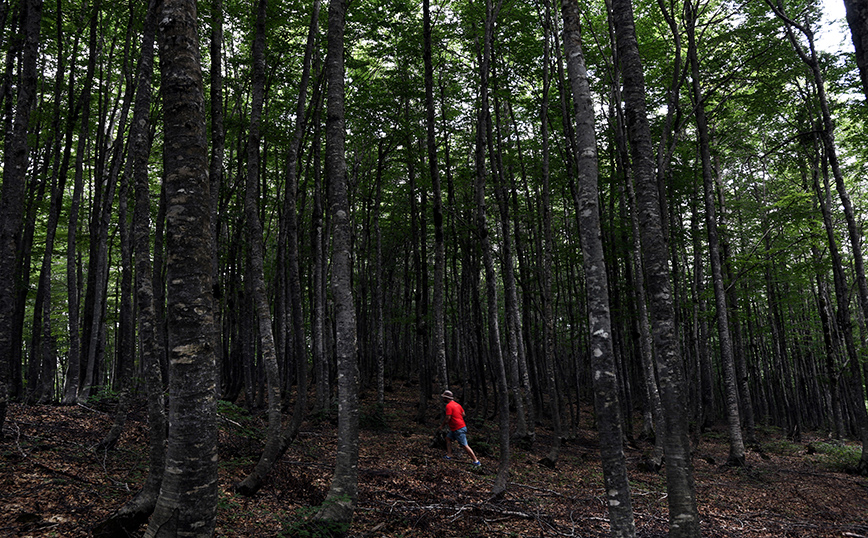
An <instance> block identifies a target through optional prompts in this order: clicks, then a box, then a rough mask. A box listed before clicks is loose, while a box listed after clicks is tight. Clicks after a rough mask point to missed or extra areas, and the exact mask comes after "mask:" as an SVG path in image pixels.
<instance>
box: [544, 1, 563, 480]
mask: <svg viewBox="0 0 868 538" xmlns="http://www.w3.org/2000/svg"><path fill="white" fill-rule="evenodd" d="M549 19H551V17H549ZM543 47H544V51H543V54H544V58H545V60H544V62H545V63H544V65H543V107H542V110H541V114H544V116H543V117H542V118H541V120H542V125H541V129H542V131H541V132H542V136H543V155H542V156H543V161H542V181H543V184H542V192H541V194H542V200H541V202H540V203H541V206H542V207H541V210H542V241H543V243H542V272H541V273H540V285H541V286H542V310H543V311H542V315H543V319H542V323H543V355H544V357H543V360H544V362H545V369H546V378H547V385H548V392H549V406H550V407H549V410H550V412H551V414H552V426H553V428H554V432H553V433H554V438H553V439H552V446H551V448H550V450H549V452H548V454H547V455H546V457H545V458H543V460H542V463H543V464H544V465H547V466H549V467H554V466H555V465H557V462H558V458H559V457H560V452H561V439H562V438H563V436H564V432H563V424H562V420H561V409H560V408H561V401H560V400H561V394H560V390H559V388H558V383H557V378H556V373H555V369H556V367H555V314H554V294H553V293H552V257H553V254H552V250H553V249H554V237H553V235H552V203H551V196H550V190H551V185H550V180H551V174H550V170H549V151H548V92H549V65H550V55H551V52H550V44H549V40H548V38H547V37H546V38H545V42H544V43H543Z"/></svg>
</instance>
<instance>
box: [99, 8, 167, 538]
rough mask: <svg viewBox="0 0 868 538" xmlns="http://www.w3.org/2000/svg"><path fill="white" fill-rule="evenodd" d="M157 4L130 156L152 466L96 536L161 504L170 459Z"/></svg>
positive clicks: (138, 521) (146, 35) (131, 524)
mask: <svg viewBox="0 0 868 538" xmlns="http://www.w3.org/2000/svg"><path fill="white" fill-rule="evenodd" d="M156 4H157V0H150V2H149V4H148V10H147V13H146V14H145V23H144V29H143V39H142V50H141V56H140V59H139V67H138V75H137V79H136V84H137V87H136V104H135V107H134V109H133V121H132V125H131V126H130V159H131V160H132V166H133V179H134V182H135V207H134V208H133V243H134V244H133V249H134V254H135V265H136V273H135V287H136V304H137V308H138V323H139V342H140V345H141V352H140V362H141V365H142V370H143V372H144V378H145V393H146V395H147V402H148V426H149V430H148V431H149V443H148V446H149V465H148V476H147V478H146V479H145V483H144V485H143V486H142V489H141V490H140V491H139V492H138V493H137V494H136V496H135V497H133V498H132V499H131V500H130V501H129V502H127V503H126V504H124V505H123V506H122V507H121V508H119V509H118V510H117V511H116V512H115V513H114V514H112V515H110V516H109V517H108V518H107V519H106V520H105V521H103V522H101V523H100V524H98V525H97V526H96V527H95V528H94V531H93V533H94V536H95V537H96V538H100V537H106V538H109V537H112V536H123V534H122V533H123V532H126V533H133V532H134V531H135V530H136V529H138V528H139V527H140V526H141V525H143V524H144V523H145V522H146V521H147V520H148V517H149V516H150V515H151V513H152V512H153V511H154V506H155V505H156V503H157V497H158V496H159V493H160V484H161V483H162V480H163V473H164V471H165V461H166V460H165V458H166V426H167V423H166V409H165V398H164V396H163V389H164V379H163V376H162V373H161V371H160V364H159V355H160V352H158V349H159V345H160V344H159V341H158V339H157V335H156V327H155V325H156V316H155V312H154V289H153V278H152V268H151V252H150V248H151V245H150V242H151V241H150V238H151V226H150V222H151V193H150V176H149V173H148V161H149V159H150V154H151V139H150V124H151V122H150V108H151V91H152V90H151V87H152V81H153V72H154V38H155V34H156Z"/></svg>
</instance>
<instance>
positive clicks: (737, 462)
mask: <svg viewBox="0 0 868 538" xmlns="http://www.w3.org/2000/svg"><path fill="white" fill-rule="evenodd" d="M685 6H686V7H687V13H686V19H687V43H688V46H687V56H688V58H689V60H690V70H691V76H692V79H693V98H694V102H695V109H694V110H695V114H696V127H697V131H698V132H699V154H700V159H701V161H702V187H703V194H704V199H705V227H706V233H707V234H708V254H709V257H710V258H711V281H712V285H713V286H714V299H715V307H716V316H715V317H716V319H717V335H718V338H719V339H720V360H721V362H722V364H723V382H724V388H725V391H724V393H725V400H726V418H727V424H728V425H729V458H728V459H727V464H728V465H732V466H734V467H744V465H745V461H744V440H743V439H742V435H741V419H740V417H739V411H738V385H737V382H736V374H735V357H734V355H733V350H732V338H731V336H730V335H731V333H730V331H729V319H728V314H729V310H728V309H727V306H726V289H725V287H724V282H723V269H722V266H721V259H720V236H719V235H718V232H717V211H716V208H715V203H714V178H713V177H712V176H713V174H714V171H713V170H712V166H711V144H710V143H709V140H708V119H707V118H706V116H705V102H704V101H703V99H704V97H703V95H702V88H701V87H700V84H699V59H698V57H697V52H696V31H695V30H696V17H695V14H694V12H693V9H692V4H691V3H690V1H688V2H686V3H685Z"/></svg>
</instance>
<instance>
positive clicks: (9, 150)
mask: <svg viewBox="0 0 868 538" xmlns="http://www.w3.org/2000/svg"><path fill="white" fill-rule="evenodd" d="M22 9H23V10H24V11H23V16H22V18H21V20H22V32H21V33H22V35H23V40H24V42H23V46H22V50H23V52H22V61H21V72H20V77H19V78H20V84H19V86H18V99H17V101H16V107H15V117H14V119H13V125H12V132H11V136H10V137H9V138H7V140H6V146H5V148H4V161H3V186H2V191H0V432H2V428H3V425H4V423H5V420H6V407H7V401H8V398H9V394H10V388H11V387H12V386H14V382H13V379H12V372H13V371H14V368H13V365H12V363H11V361H12V360H14V357H17V356H18V353H16V352H15V339H14V338H13V335H14V320H15V319H16V310H15V309H16V302H17V301H16V297H17V295H18V290H17V287H16V282H18V274H17V270H16V268H17V266H18V264H17V260H18V255H17V252H18V246H19V245H18V240H19V238H20V233H21V225H22V223H23V217H24V214H23V210H24V191H25V185H26V182H27V177H26V176H27V168H28V165H29V157H30V148H29V145H28V143H27V136H28V128H29V124H30V112H31V111H32V109H33V104H34V103H35V100H36V82H37V72H36V62H37V59H38V56H39V30H40V22H41V20H42V1H41V0H26V1H25V2H23V4H22ZM0 437H2V433H0Z"/></svg>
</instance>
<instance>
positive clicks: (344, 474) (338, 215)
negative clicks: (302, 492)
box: [315, 0, 359, 529]
mask: <svg viewBox="0 0 868 538" xmlns="http://www.w3.org/2000/svg"><path fill="white" fill-rule="evenodd" d="M346 9H347V4H346V1H345V0H330V2H329V15H328V21H329V22H328V57H327V58H326V80H327V84H328V94H327V107H326V110H327V115H326V177H327V179H328V182H329V185H330V187H331V191H330V193H331V197H330V200H329V208H330V209H329V212H330V214H331V217H332V280H331V290H332V297H333V299H334V305H335V312H334V317H335V318H334V323H335V350H336V352H337V370H338V446H337V459H336V462H335V472H334V476H333V477H332V482H331V486H330V487H329V492H328V495H327V496H326V500H325V502H324V503H323V505H322V506H321V507H320V510H319V512H317V514H316V516H315V519H316V521H318V522H319V523H321V524H326V525H329V526H338V527H340V528H344V529H345V527H346V526H348V525H349V524H350V522H351V521H352V518H353V512H354V511H355V506H356V500H357V497H358V480H359V474H358V472H359V469H358V461H359V394H358V390H359V369H358V356H357V346H356V316H355V307H354V302H353V287H352V285H353V282H352V277H353V272H352V218H351V215H350V206H349V197H348V193H347V188H348V187H347V178H346V173H347V163H346V156H345V138H346V130H345V123H344V122H345V120H344V30H345V27H346Z"/></svg>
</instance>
